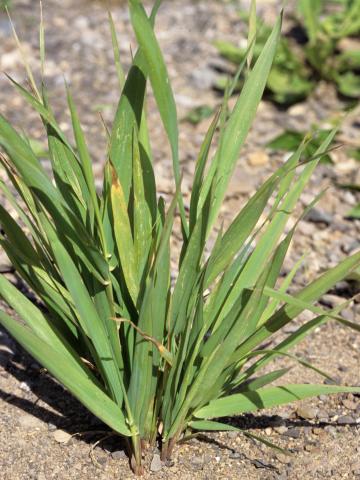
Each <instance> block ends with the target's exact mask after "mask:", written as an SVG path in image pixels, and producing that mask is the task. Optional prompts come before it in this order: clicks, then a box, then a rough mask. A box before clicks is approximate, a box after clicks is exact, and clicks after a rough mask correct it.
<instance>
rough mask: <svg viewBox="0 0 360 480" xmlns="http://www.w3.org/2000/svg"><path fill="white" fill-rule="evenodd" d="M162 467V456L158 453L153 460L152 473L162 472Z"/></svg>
mask: <svg viewBox="0 0 360 480" xmlns="http://www.w3.org/2000/svg"><path fill="white" fill-rule="evenodd" d="M162 467H163V464H162V461H161V458H160V455H159V454H158V453H155V455H154V456H153V458H152V460H151V465H150V470H151V471H152V472H160V470H161V469H162Z"/></svg>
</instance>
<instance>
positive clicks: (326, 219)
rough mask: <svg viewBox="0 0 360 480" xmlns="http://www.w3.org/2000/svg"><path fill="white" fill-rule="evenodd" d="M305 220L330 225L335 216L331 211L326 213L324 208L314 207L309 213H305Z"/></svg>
mask: <svg viewBox="0 0 360 480" xmlns="http://www.w3.org/2000/svg"><path fill="white" fill-rule="evenodd" d="M305 220H306V221H307V222H311V223H324V224H325V225H330V224H331V223H332V221H333V218H332V216H331V215H330V214H329V213H326V212H324V211H323V210H319V209H318V208H312V209H311V210H310V211H309V212H308V213H307V215H305Z"/></svg>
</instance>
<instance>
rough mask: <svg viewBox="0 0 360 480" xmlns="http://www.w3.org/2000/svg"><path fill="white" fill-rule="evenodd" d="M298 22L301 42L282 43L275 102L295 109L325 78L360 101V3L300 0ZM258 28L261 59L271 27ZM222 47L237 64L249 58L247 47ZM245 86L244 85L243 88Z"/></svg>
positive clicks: (272, 78) (272, 83)
mask: <svg viewBox="0 0 360 480" xmlns="http://www.w3.org/2000/svg"><path fill="white" fill-rule="evenodd" d="M329 4H331V5H332V6H333V8H335V11H333V12H332V13H326V8H329ZM293 20H294V22H295V25H294V28H293V30H294V31H295V30H297V38H298V40H299V43H298V42H297V41H295V40H294V38H291V37H290V36H287V37H285V36H283V37H282V38H281V39H280V40H279V46H278V52H277V55H276V57H275V59H274V63H273V67H272V69H271V71H270V74H269V77H268V81H267V90H268V92H269V93H270V98H271V99H272V100H273V101H274V102H275V103H278V104H280V105H291V104H293V103H295V102H298V101H301V100H303V99H305V98H306V97H307V96H308V95H309V94H310V93H311V92H312V90H313V89H314V88H315V86H316V83H317V82H318V81H319V80H320V79H322V80H325V81H327V82H331V83H334V84H335V85H336V88H337V91H338V92H339V93H340V94H342V95H343V96H345V97H348V99H357V98H359V96H360V77H359V70H360V50H359V43H358V42H357V41H356V38H358V36H359V34H360V0H334V1H333V2H326V1H325V0H299V2H298V3H297V13H296V15H295V16H294V18H293ZM257 30H258V33H257V43H256V45H255V47H254V57H255V58H258V56H259V54H260V52H261V51H262V48H263V46H264V44H265V42H266V39H267V37H268V35H269V32H270V28H269V27H268V26H266V25H259V24H258V28H257ZM299 32H301V35H299ZM351 37H354V41H353V42H351ZM349 40H350V41H349ZM344 41H346V42H347V43H346V46H345V44H344ZM342 42H343V44H342ZM342 45H343V46H342ZM216 47H217V48H218V50H219V52H220V54H221V55H222V56H224V57H225V58H227V59H228V60H230V61H231V62H233V63H235V64H240V63H241V61H242V60H243V59H244V58H245V57H246V55H247V53H246V48H238V47H237V46H235V45H233V44H232V43H230V42H225V41H220V40H219V41H217V42H216ZM225 82H226V80H225V79H223V78H221V77H220V79H219V81H218V87H219V88H224V85H225ZM241 84H242V81H240V82H239V84H238V86H240V85H241Z"/></svg>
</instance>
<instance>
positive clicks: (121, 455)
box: [111, 450, 126, 460]
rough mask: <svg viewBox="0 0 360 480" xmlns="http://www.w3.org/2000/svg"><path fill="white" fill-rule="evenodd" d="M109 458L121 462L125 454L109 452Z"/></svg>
mask: <svg viewBox="0 0 360 480" xmlns="http://www.w3.org/2000/svg"><path fill="white" fill-rule="evenodd" d="M111 457H112V458H113V459H114V460H121V459H123V458H126V453H125V452H124V450H115V452H111Z"/></svg>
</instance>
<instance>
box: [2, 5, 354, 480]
mask: <svg viewBox="0 0 360 480" xmlns="http://www.w3.org/2000/svg"><path fill="white" fill-rule="evenodd" d="M43 3H44V16H45V24H46V29H47V36H46V39H47V67H46V76H47V83H48V86H49V89H50V91H51V98H52V101H53V106H54V110H55V114H56V116H57V117H58V118H59V119H60V121H61V126H62V128H63V129H64V130H65V131H66V132H69V130H70V125H69V115H68V113H67V110H66V107H65V105H66V101H65V95H64V88H63V78H64V77H65V78H66V80H67V81H68V82H69V83H70V84H71V88H72V90H73V93H74V96H75V99H76V102H77V104H78V107H79V110H80V113H81V119H82V122H83V125H84V129H85V131H86V135H87V137H88V139H89V145H90V149H91V153H92V155H93V159H94V169H95V173H96V176H97V178H98V179H99V183H100V178H101V169H102V166H103V162H104V152H105V144H106V136H105V133H104V129H103V127H102V123H101V121H100V118H99V114H98V112H99V111H100V112H101V114H102V117H103V118H104V120H105V122H106V123H107V124H108V125H110V124H111V121H112V118H113V114H114V108H115V106H116V103H117V98H118V91H117V80H116V74H115V68H114V66H113V62H112V50H111V40H110V36H109V32H108V25H107V17H106V11H105V8H104V2H100V1H99V2H96V1H90V0H87V1H85V0H77V1H75V0H62V1H61V2H59V1H55V0H46V1H44V2H43ZM112 3H113V5H112V11H113V15H114V19H115V21H116V25H117V29H118V32H119V36H120V41H121V54H122V57H123V59H124V63H125V66H127V65H128V63H129V58H130V45H133V48H134V41H133V36H132V34H131V29H130V25H129V17H128V13H127V10H126V8H125V7H124V6H123V5H121V3H122V2H112ZM258 3H259V9H260V10H261V13H262V15H263V16H264V17H265V18H266V20H267V21H268V22H269V23H271V22H272V21H273V20H274V18H275V15H276V11H277V8H276V4H277V3H278V2H276V1H271V0H267V1H266V0H263V1H259V2H258ZM35 4H36V2H35ZM247 4H248V2H246V1H242V2H240V5H241V8H242V9H245V8H246V6H247ZM293 4H294V2H289V6H288V10H287V16H286V17H285V27H284V28H285V30H286V29H287V28H289V26H291V16H290V13H291V11H292V8H293ZM238 8H239V7H238V3H232V2H222V1H213V0H207V1H206V2H205V1H193V2H191V1H190V0H182V1H179V0H172V1H171V2H170V1H168V2H166V1H165V2H164V5H163V6H162V8H161V10H160V12H159V16H158V21H157V34H158V38H159V41H160V43H161V46H162V48H163V51H164V54H165V59H166V61H167V64H168V68H169V74H170V77H171V81H172V85H173V88H174V92H175V97H176V101H177V105H178V113H179V118H180V119H183V118H184V117H185V115H186V114H187V113H188V112H189V111H190V110H191V109H192V108H193V107H195V106H200V105H210V106H216V105H218V103H219V101H220V98H219V96H218V94H216V93H215V92H214V90H213V89H212V85H213V83H214V82H215V79H216V75H217V69H219V68H220V67H221V68H230V67H229V66H228V65H227V64H226V63H225V62H224V61H223V60H221V59H220V58H219V57H218V55H217V52H216V50H215V48H214V47H213V46H212V43H213V41H214V40H215V39H217V38H222V39H230V40H233V41H234V42H241V41H243V40H244V38H246V27H245V24H244V23H243V22H242V21H241V20H240V19H239V15H238ZM12 16H13V19H14V22H15V24H16V28H17V31H18V34H19V35H20V37H21V39H22V41H23V45H24V50H25V52H26V54H27V56H28V57H29V59H30V63H31V65H32V66H33V67H34V72H35V76H36V77H38V75H39V58H38V43H37V42H38V33H37V25H38V18H39V12H38V8H37V6H34V2H33V1H32V0H13V2H12ZM0 45H1V46H0V54H1V56H0V67H1V70H4V71H6V72H7V73H8V74H10V75H11V76H13V77H14V78H15V79H16V80H18V81H20V82H24V79H25V75H24V70H23V68H22V66H21V57H20V55H19V53H18V52H17V49H16V46H15V44H14V41H13V39H12V36H11V32H10V29H9V25H8V22H7V20H6V17H5V15H4V14H2V13H0ZM0 86H1V87H0V113H2V114H4V115H5V116H6V117H7V118H8V119H9V120H11V121H12V122H13V123H14V124H15V125H17V126H18V127H19V128H24V129H25V130H26V131H27V132H28V133H29V134H30V136H32V137H33V138H34V139H37V140H39V141H43V140H44V138H43V133H42V131H41V128H40V123H39V121H38V119H37V118H36V115H35V114H34V113H33V112H31V111H30V110H29V109H28V108H27V107H26V106H25V105H24V103H23V101H22V100H21V98H20V97H19V96H18V95H17V94H16V93H15V92H14V90H13V88H12V87H11V85H10V84H9V82H8V81H7V80H6V79H5V78H4V77H2V78H1V79H0ZM343 108H344V103H343V100H341V99H339V98H338V97H337V96H336V92H335V91H334V90H333V88H332V87H331V86H330V85H327V84H324V83H319V85H318V87H317V89H316V91H315V92H314V94H313V95H312V96H311V97H310V98H309V99H308V100H307V101H306V102H303V103H300V104H297V105H295V106H293V107H291V108H290V109H288V110H280V109H278V108H276V107H275V106H274V105H273V104H271V103H270V102H269V101H267V100H266V98H265V100H264V101H262V102H261V104H260V107H259V111H258V116H257V120H256V122H255V124H254V126H253V128H252V130H251V132H250V135H249V137H248V140H247V142H246V145H245V147H244V149H243V152H242V156H241V159H240V161H239V164H238V168H237V169H236V172H235V174H234V177H233V181H232V183H231V186H230V188H229V191H228V195H227V198H226V202H225V205H224V208H223V211H222V216H223V220H224V222H225V224H227V223H228V222H229V221H230V220H231V218H233V215H234V212H237V211H238V210H239V209H240V208H241V206H242V205H243V204H244V201H245V200H246V199H247V198H248V197H249V195H250V194H251V193H252V192H253V191H255V189H256V188H257V186H258V185H259V184H260V183H261V182H262V181H263V180H264V179H265V178H266V177H267V176H268V175H269V173H270V172H272V171H273V170H274V168H276V166H279V165H280V164H281V163H282V162H283V160H284V155H283V154H281V153H276V152H272V151H270V150H269V149H268V148H267V147H266V144H267V142H268V141H269V140H270V139H272V138H273V137H275V136H276V135H277V134H279V133H280V132H281V131H282V130H283V129H284V128H292V129H295V130H300V131H303V130H306V129H307V128H310V127H311V126H312V125H313V124H314V123H317V124H318V125H320V126H326V125H328V124H329V122H330V121H331V120H332V119H334V118H336V117H338V115H339V112H340V111H341V110H342V109H343ZM149 116H150V119H149V124H150V126H151V138H152V139H153V149H154V156H155V165H156V173H157V178H158V186H159V190H160V191H161V192H162V194H163V195H164V196H165V198H166V199H169V198H170V196H171V194H172V193H173V191H174V185H173V180H172V175H171V162H170V160H169V158H170V156H169V150H168V147H167V144H166V141H165V137H164V132H163V130H162V128H161V123H160V121H159V117H158V115H157V113H156V112H155V108H154V102H153V100H152V99H150V106H149ZM208 124H209V120H204V121H202V122H200V123H199V124H198V125H197V126H193V125H190V124H189V123H187V122H185V121H182V122H181V125H180V127H181V129H180V130H181V131H180V145H181V163H182V169H183V171H184V181H183V189H184V193H185V194H186V200H187V201H188V199H189V192H190V185H191V181H192V175H193V170H194V163H195V160H196V153H197V152H198V150H199V146H200V144H201V141H202V138H203V135H204V133H205V131H206V129H207V127H208ZM359 130H360V124H359V108H358V109H355V110H353V111H352V113H350V114H349V115H348V116H347V118H346V119H345V121H344V122H343V125H342V128H341V132H340V134H339V137H338V141H339V142H341V144H342V147H341V148H340V149H337V150H335V151H334V152H332V154H331V157H332V160H333V162H334V164H333V165H320V166H319V168H318V169H317V171H316V173H315V174H314V177H313V179H312V181H311V182H310V184H309V186H308V187H307V190H306V191H305V193H304V195H303V197H302V201H301V205H299V211H300V208H301V207H303V206H304V205H307V204H308V203H309V202H310V201H311V200H312V198H313V196H314V195H316V194H318V193H319V191H320V190H322V189H324V188H325V187H328V189H327V191H326V192H325V194H324V196H323V197H322V199H321V200H320V202H319V204H318V206H317V207H316V210H315V211H313V212H312V215H311V216H310V217H308V218H307V220H305V221H302V222H301V223H300V225H299V228H298V233H297V235H296V238H295V240H294V242H293V245H292V248H291V251H290V254H289V258H288V259H287V260H286V263H285V266H284V273H285V272H286V271H288V270H289V269H290V268H291V265H293V263H294V262H295V261H296V260H297V259H299V258H300V256H301V255H302V254H303V253H304V252H307V256H306V261H305V263H304V267H303V268H302V269H301V270H300V271H299V273H298V274H297V275H296V277H295V283H294V288H295V289H296V288H300V287H301V286H303V285H305V284H306V283H307V282H309V281H310V280H311V279H313V278H314V277H315V276H316V275H318V274H319V273H320V272H322V271H324V269H326V268H328V267H330V266H333V265H334V264H336V263H337V262H338V261H339V260H340V259H342V258H344V257H345V256H346V255H348V254H350V253H353V252H355V251H356V250H357V249H358V248H359V245H360V243H359V238H360V221H359V220H353V219H349V218H347V212H348V211H349V210H350V209H351V208H352V207H353V206H354V205H355V204H356V203H357V202H359V200H360V199H359V197H356V194H355V193H353V192H350V191H346V190H342V189H339V188H338V187H337V185H339V184H343V183H357V184H360V172H359V168H358V163H356V161H355V159H353V158H351V156H350V155H349V154H348V149H349V147H352V148H353V147H359V146H360V135H359ZM176 242H177V240H176V238H174V243H175V244H176ZM0 260H1V261H0V264H1V269H2V271H3V272H4V271H6V268H7V265H6V259H3V258H2V257H1V259H0ZM7 275H8V278H10V279H11V280H13V281H16V278H15V277H14V275H13V274H12V273H8V274H7ZM356 288H357V286H356V285H355V284H354V283H352V282H350V281H346V282H341V284H338V285H336V287H335V288H334V289H333V290H332V291H331V292H328V294H327V295H326V296H324V298H323V299H322V303H323V304H326V305H335V304H337V303H339V302H342V301H344V300H345V299H346V298H349V297H350V296H351V295H353V294H354V293H356ZM3 308H6V307H5V306H3ZM359 313H360V304H359V303H356V302H355V303H354V304H352V305H351V306H350V307H349V308H348V309H346V310H345V311H343V312H342V314H343V316H344V317H345V318H347V319H350V320H352V321H354V322H358V323H359V321H360V320H359ZM308 319H309V315H308V314H303V315H302V316H300V318H298V319H297V320H296V322H295V323H296V324H297V325H298V324H301V322H303V321H305V320H308ZM288 328H289V329H291V328H293V327H288ZM285 333H286V332H285ZM287 333H289V330H288V331H287ZM293 353H295V354H296V355H298V356H300V357H302V358H306V359H307V360H309V361H311V362H313V363H314V364H315V365H316V366H317V367H318V368H320V369H323V370H326V372H327V373H329V374H330V375H331V376H332V377H333V378H335V380H336V381H337V382H339V383H341V384H346V385H359V384H360V367H359V366H360V337H359V335H358V334H356V333H354V332H353V331H351V330H349V329H345V328H344V327H342V326H340V325H338V324H334V323H328V324H325V325H323V326H321V327H320V328H318V329H316V330H315V331H314V332H313V333H312V334H311V335H310V336H309V337H308V338H307V339H306V340H305V341H304V342H303V343H302V344H301V345H299V346H298V347H297V348H296V349H295V352H293ZM289 362H290V361H285V360H283V359H282V360H278V361H277V363H278V365H279V366H280V365H281V366H282V365H289ZM290 364H291V365H292V366H293V368H292V369H291V370H290V372H289V373H288V374H287V376H286V379H285V380H288V381H290V382H291V381H293V382H303V383H306V382H323V378H322V377H319V375H318V374H316V373H315V372H314V371H312V370H308V369H304V368H299V366H298V365H297V364H294V363H293V362H292V363H291V362H290ZM0 405H1V406H0V408H1V410H0V432H1V437H0V438H1V441H0V478H1V479H4V480H28V479H34V480H49V479H52V478H56V479H61V480H66V479H72V480H73V479H75V480H83V479H84V480H85V479H89V478H98V479H99V480H108V479H109V480H110V479H130V478H134V477H133V475H132V473H131V471H130V469H129V461H128V458H127V456H126V453H125V445H124V444H123V443H122V440H121V439H119V438H118V437H108V435H109V432H108V431H107V430H106V427H105V426H104V425H102V424H101V422H99V421H98V420H97V419H96V418H94V417H93V416H92V415H91V414H90V413H88V412H87V411H86V410H85V409H84V408H83V407H82V406H81V405H80V404H79V403H78V402H77V401H76V400H75V399H74V398H73V397H72V396H71V395H70V394H69V393H68V392H67V391H65V390H64V389H63V388H62V387H61V386H60V385H59V384H58V383H57V382H56V381H54V380H53V379H52V377H50V376H49V375H48V374H47V373H46V372H44V371H43V370H42V369H41V367H40V366H39V365H38V364H37V363H36V362H34V360H33V359H32V358H31V357H29V356H28V355H27V354H26V353H25V352H24V351H23V350H22V349H21V348H20V347H19V346H18V345H17V344H16V343H15V342H14V341H13V340H12V339H11V338H10V337H9V336H8V335H7V333H6V332H5V331H3V330H0ZM229 422H231V423H233V424H234V425H237V426H239V427H241V428H244V429H246V430H247V431H249V432H251V433H253V434H256V435H260V436H263V437H265V438H267V439H268V440H270V441H271V442H273V443H275V444H277V445H279V446H281V447H283V448H285V449H287V450H289V452H290V455H289V456H286V455H284V454H281V453H278V452H276V451H274V450H272V449H270V448H268V447H265V446H263V445H262V444H259V443H256V442H254V441H253V440H251V439H248V438H246V437H245V436H243V435H242V434H238V433H234V432H231V433H230V434H229V433H219V434H203V435H200V436H198V437H197V438H193V439H191V440H189V441H187V442H185V443H183V444H182V445H179V446H178V447H177V448H176V449H175V451H174V455H173V459H172V462H169V463H168V464H166V465H163V464H161V463H159V462H158V456H157V455H158V452H156V451H155V452H152V453H151V454H149V457H148V458H147V459H146V462H147V463H148V466H149V467H150V465H151V469H150V468H147V473H146V474H145V476H144V478H150V477H152V478H155V479H156V478H159V479H162V478H163V479H177V478H179V479H180V478H181V479H199V480H200V479H204V480H205V479H209V480H210V479H217V478H218V479H240V478H243V477H245V476H246V478H248V479H249V480H252V479H262V480H263V479H264V480H266V479H269V480H270V479H277V480H280V479H281V480H284V479H291V480H293V479H294V480H295V479H302V480H303V479H304V480H306V479H322V478H330V477H331V478H334V479H355V478H360V460H359V458H360V455H359V454H360V442H359V439H360V398H359V396H353V395H335V396H331V397H323V396H321V397H320V398H316V399H313V400H308V401H303V402H299V403H298V404H292V405H290V406H286V407H282V408H278V409H273V410H271V411H266V410H265V411H262V412H260V413H258V414H256V415H245V416H243V417H239V418H232V419H229ZM104 431H105V433H104ZM69 434H71V435H73V434H76V435H74V436H71V437H69ZM98 441H99V443H96V442H98ZM90 454H91V455H90Z"/></svg>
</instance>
